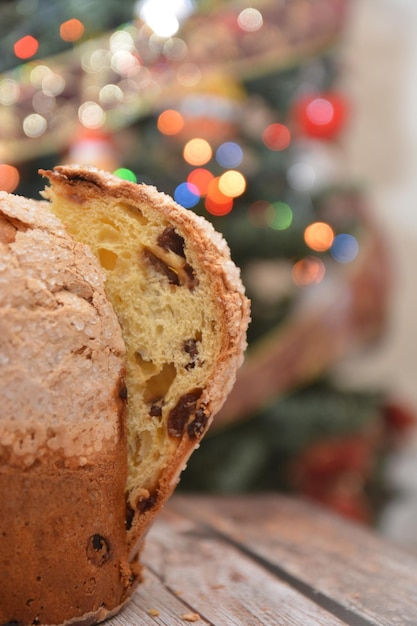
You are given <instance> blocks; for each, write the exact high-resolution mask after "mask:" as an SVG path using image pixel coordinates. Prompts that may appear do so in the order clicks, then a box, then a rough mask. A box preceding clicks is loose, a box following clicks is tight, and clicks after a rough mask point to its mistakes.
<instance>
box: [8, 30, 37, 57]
mask: <svg viewBox="0 0 417 626" xmlns="http://www.w3.org/2000/svg"><path fill="white" fill-rule="evenodd" d="M38 48H39V41H38V40H37V39H35V37H32V35H25V36H24V37H22V38H21V39H18V40H17V41H16V43H15V44H14V46H13V50H14V53H15V55H16V56H17V58H18V59H30V57H33V55H34V54H36V53H37V51H38Z"/></svg>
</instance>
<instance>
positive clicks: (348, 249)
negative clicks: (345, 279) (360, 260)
mask: <svg viewBox="0 0 417 626" xmlns="http://www.w3.org/2000/svg"><path fill="white" fill-rule="evenodd" d="M358 252H359V243H358V241H357V239H356V237H354V236H353V235H349V234H347V233H342V234H340V235H336V237H335V238H334V241H333V245H332V247H331V248H330V254H331V255H332V257H333V258H334V260H335V261H338V262H339V263H350V262H351V261H354V260H355V259H356V257H357V255H358Z"/></svg>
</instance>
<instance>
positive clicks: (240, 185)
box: [219, 170, 246, 198]
mask: <svg viewBox="0 0 417 626" xmlns="http://www.w3.org/2000/svg"><path fill="white" fill-rule="evenodd" d="M219 189H220V191H221V192H222V193H224V195H225V196H229V197H230V198H237V197H238V196H241V195H242V193H244V191H245V189H246V179H245V177H244V176H243V174H242V173H241V172H238V171H236V170H228V171H227V172H224V174H222V175H221V176H220V178H219Z"/></svg>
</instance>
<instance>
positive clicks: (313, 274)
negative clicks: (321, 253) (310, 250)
mask: <svg viewBox="0 0 417 626" xmlns="http://www.w3.org/2000/svg"><path fill="white" fill-rule="evenodd" d="M325 273H326V267H325V265H324V263H323V261H322V260H321V259H318V258H317V257H313V256H310V257H306V258H305V259H301V260H300V261H297V263H295V264H294V265H293V267H292V270H291V276H292V279H293V281H294V283H295V284H296V285H298V286H299V287H302V286H305V285H311V284H312V283H320V282H321V281H322V280H323V278H324V276H325Z"/></svg>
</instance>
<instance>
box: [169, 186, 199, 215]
mask: <svg viewBox="0 0 417 626" xmlns="http://www.w3.org/2000/svg"><path fill="white" fill-rule="evenodd" d="M174 200H175V202H178V204H181V205H182V206H183V207H185V208H186V209H190V208H191V207H193V206H195V205H196V204H197V203H198V201H199V200H200V194H199V191H198V189H197V187H196V186H195V185H193V184H191V183H188V182H186V183H180V184H179V185H178V186H177V187H176V188H175V191H174Z"/></svg>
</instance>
